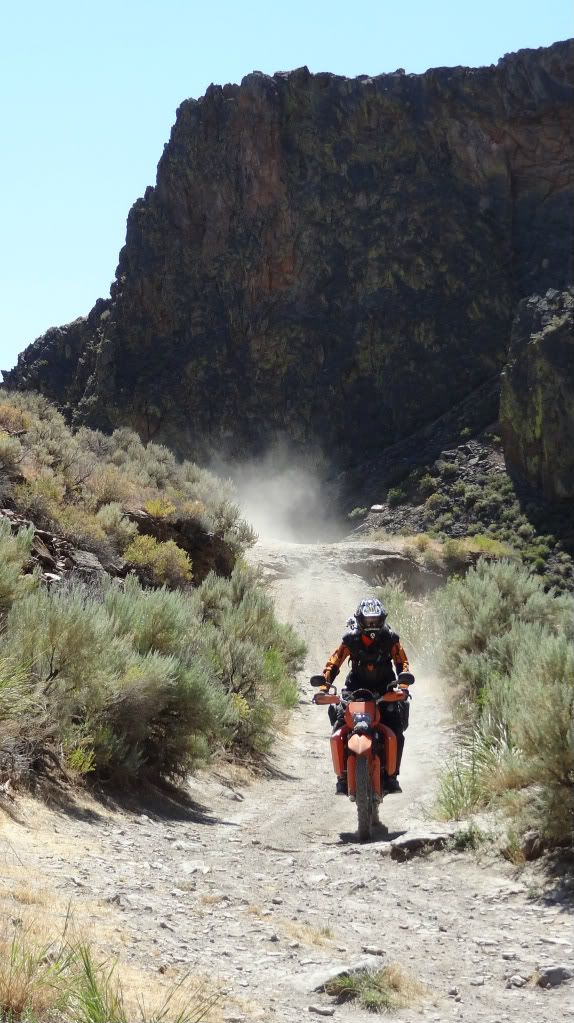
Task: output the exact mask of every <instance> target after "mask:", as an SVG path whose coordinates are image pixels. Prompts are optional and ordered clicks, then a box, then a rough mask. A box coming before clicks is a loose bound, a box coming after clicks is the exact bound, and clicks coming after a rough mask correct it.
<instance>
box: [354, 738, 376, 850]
mask: <svg viewBox="0 0 574 1023" xmlns="http://www.w3.org/2000/svg"><path fill="white" fill-rule="evenodd" d="M355 784H356V793H357V795H356V800H357V817H358V818H359V841H360V842H368V841H369V839H370V838H371V837H372V831H373V805H374V799H373V786H372V783H371V772H370V771H369V762H368V760H367V758H366V757H357V764H356V767H355Z"/></svg>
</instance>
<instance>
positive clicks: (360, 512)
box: [347, 508, 368, 522]
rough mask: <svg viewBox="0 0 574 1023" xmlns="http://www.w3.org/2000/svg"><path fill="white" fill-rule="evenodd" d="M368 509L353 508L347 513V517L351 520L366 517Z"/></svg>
mask: <svg viewBox="0 0 574 1023" xmlns="http://www.w3.org/2000/svg"><path fill="white" fill-rule="evenodd" d="M367 511H368V509H367V508H353V510H352V511H350V512H349V513H348V514H347V518H348V519H350V521H351V522H354V521H355V519H364V518H365V515H366V514H367Z"/></svg>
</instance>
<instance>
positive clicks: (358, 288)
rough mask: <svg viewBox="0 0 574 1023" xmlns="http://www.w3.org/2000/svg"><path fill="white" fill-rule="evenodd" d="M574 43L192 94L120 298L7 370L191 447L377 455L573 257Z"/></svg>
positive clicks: (133, 230) (498, 344)
mask: <svg viewBox="0 0 574 1023" xmlns="http://www.w3.org/2000/svg"><path fill="white" fill-rule="evenodd" d="M573 81H574V49H573V45H572V43H569V42H563V43H556V44H555V45H554V46H551V47H549V48H547V49H539V50H525V51H521V52H519V53H516V54H511V55H509V56H506V57H504V58H503V59H502V60H501V61H499V63H498V65H497V66H492V67H487V68H479V69H468V68H462V67H457V68H439V69H434V70H431V71H428V72H427V73H426V74H423V75H405V74H404V73H401V72H397V73H395V74H383V75H379V76H377V77H374V78H369V77H366V76H361V77H359V78H356V79H352V80H350V79H346V78H341V77H337V76H335V75H331V74H316V75H312V74H310V73H309V71H308V70H307V69H306V68H301V69H299V70H297V71H293V72H291V73H288V74H287V73H286V74H283V73H281V74H276V75H274V76H273V77H268V76H267V75H264V74H261V73H258V72H255V73H253V74H250V75H248V76H247V77H246V78H245V79H244V80H243V81H242V83H241V85H225V86H224V87H219V86H211V87H210V88H209V89H208V91H207V93H206V95H205V96H204V97H203V98H202V99H200V100H198V101H196V100H186V101H185V102H184V103H182V105H181V106H180V108H179V110H178V113H177V120H176V123H175V125H174V127H173V130H172V133H171V138H170V141H169V143H168V144H167V145H166V146H165V149H164V153H163V156H162V157H161V160H160V162H159V166H158V173H157V183H156V186H155V187H154V188H151V187H150V188H148V189H147V190H146V193H145V196H144V197H143V198H142V199H139V200H138V201H137V202H136V203H135V204H134V206H133V207H132V209H131V211H130V214H129V217H128V223H127V235H126V244H125V247H124V248H123V249H122V251H121V253H120V260H119V266H118V269H117V275H116V280H115V283H114V284H113V285H112V289H111V297H110V298H109V299H108V300H106V301H103V300H99V301H98V302H96V304H95V306H94V308H93V309H92V311H91V312H90V314H89V315H88V317H87V318H86V319H80V320H77V321H76V322H74V323H72V324H70V325H68V326H65V327H61V328H54V329H52V330H49V331H48V332H47V333H46V334H45V335H44V336H43V337H42V338H40V339H38V340H37V341H36V342H35V343H34V344H33V345H31V346H30V347H29V348H28V349H27V350H26V351H25V352H24V354H23V355H22V356H20V359H19V361H18V366H17V368H16V369H15V370H13V371H12V372H11V373H8V374H7V378H6V379H7V383H8V385H9V386H11V387H20V388H37V389H39V390H40V391H42V392H44V393H45V394H47V395H48V396H49V397H50V398H52V399H55V400H56V401H57V402H58V403H59V404H60V405H62V406H64V407H65V408H66V409H67V410H68V412H69V414H70V415H72V416H73V418H74V420H75V421H76V422H77V423H88V424H90V425H95V426H100V427H103V428H109V427H112V426H115V425H118V424H125V423H128V424H129V425H131V426H133V427H135V428H136V429H137V430H138V431H139V432H140V433H141V434H142V436H144V437H145V438H149V437H153V438H154V439H158V440H161V441H163V442H166V443H168V444H170V445H171V446H173V447H174V448H175V449H176V450H179V451H180V452H185V453H186V454H189V453H191V454H192V455H194V456H195V457H201V456H204V455H205V454H206V453H207V452H208V451H209V450H210V449H211V448H212V447H219V448H223V449H224V450H226V452H227V453H229V454H230V455H237V454H239V453H241V454H243V453H245V452H246V451H249V452H252V451H257V450H258V449H262V448H264V447H266V446H267V444H268V443H269V440H270V438H272V437H273V436H275V435H277V434H282V435H284V436H285V435H286V436H287V437H288V438H289V439H290V440H291V441H293V442H295V443H296V444H301V445H304V444H308V443H309V442H315V443H316V442H318V443H320V444H321V445H322V446H323V447H325V448H327V449H328V450H329V451H331V452H335V453H336V454H337V455H338V457H339V459H340V461H342V462H345V461H347V462H348V461H350V460H352V459H353V458H356V457H357V452H358V451H360V453H361V455H362V456H363V457H369V456H370V455H371V454H373V455H374V454H376V453H377V452H378V451H380V450H381V449H382V448H384V447H386V446H387V445H389V444H391V443H393V442H396V441H397V440H399V439H400V438H401V437H404V436H406V435H408V434H410V433H412V432H413V431H414V430H416V429H418V428H420V427H421V426H424V424H425V423H427V422H430V421H432V420H434V419H436V418H437V417H438V416H440V415H441V414H443V413H444V412H445V411H446V410H448V409H449V408H450V407H451V406H452V405H453V404H455V403H456V402H458V401H460V400H461V399H464V398H465V397H466V396H467V395H469V394H470V393H471V392H473V390H474V389H475V388H478V387H480V386H481V385H483V384H484V383H485V381H487V380H488V379H489V378H491V377H492V376H493V375H494V374H497V373H498V372H499V371H500V369H501V367H502V365H503V363H504V361H505V356H506V349H507V344H508V338H509V334H510V326H511V322H512V318H513V314H514V311H515V308H516V304H517V302H518V301H519V300H520V299H522V298H523V297H525V296H527V295H529V294H531V293H533V292H535V291H539V292H540V291H545V290H546V289H547V288H548V287H556V288H562V287H563V286H564V285H565V284H566V283H567V282H568V280H569V279H570V278H571V272H572V268H571V245H572V192H573V175H572V167H573V163H574V142H573V125H572V120H571V117H570V114H571V109H572V107H571V103H572V97H573V95H574V87H573Z"/></svg>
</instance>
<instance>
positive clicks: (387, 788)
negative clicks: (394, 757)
mask: <svg viewBox="0 0 574 1023" xmlns="http://www.w3.org/2000/svg"><path fill="white" fill-rule="evenodd" d="M402 791H403V790H402V788H401V786H400V782H399V779H398V778H397V776H396V774H385V776H384V778H383V792H384V793H385V795H387V796H390V795H392V794H393V793H394V792H402Z"/></svg>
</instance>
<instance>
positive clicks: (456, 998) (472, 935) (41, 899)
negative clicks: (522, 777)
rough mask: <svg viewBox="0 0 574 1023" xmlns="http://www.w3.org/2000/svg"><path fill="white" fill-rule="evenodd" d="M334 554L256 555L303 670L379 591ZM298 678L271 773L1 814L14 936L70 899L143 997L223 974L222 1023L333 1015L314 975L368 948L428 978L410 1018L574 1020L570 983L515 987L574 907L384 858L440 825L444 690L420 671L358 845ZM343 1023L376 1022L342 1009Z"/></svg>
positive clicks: (499, 882)
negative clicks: (135, 804) (408, 836)
mask: <svg viewBox="0 0 574 1023" xmlns="http://www.w3.org/2000/svg"><path fill="white" fill-rule="evenodd" d="M341 550H342V548H341V545H332V546H327V545H321V546H317V547H311V546H301V545H297V544H286V543H281V544H271V543H268V544H260V545H258V547H257V548H256V549H255V551H254V554H253V557H254V558H256V559H257V560H258V561H259V563H260V564H261V565H262V567H263V569H264V571H265V572H266V573H267V575H268V578H269V585H270V586H271V588H272V591H273V594H274V596H275V598H276V601H277V609H278V613H279V615H280V617H282V618H284V619H285V620H288V621H290V622H292V624H293V625H294V626H295V627H296V628H297V629H298V631H299V632H301V633H302V634H303V635H304V637H305V638H306V640H307V642H308V645H309V658H308V663H307V665H306V673H307V672H308V673H309V674H310V673H312V672H316V671H317V670H320V669H321V668H322V666H323V664H324V661H325V658H326V656H327V654H328V653H329V652H330V651H331V650H332V649H333V648H334V646H335V645H336V644H337V643H338V641H339V639H340V634H341V632H342V629H343V627H344V624H345V621H346V619H347V617H348V615H349V614H350V613H351V612H352V610H353V609H354V607H355V605H356V602H357V600H358V599H359V598H360V597H361V596H362V595H364V593H365V589H367V591H368V586H367V585H366V583H365V582H364V580H363V578H361V576H360V575H359V574H354V573H353V572H351V571H348V570H345V569H344V568H343V567H342V558H341ZM355 553H356V552H355ZM343 561H345V562H346V563H347V564H348V565H350V564H351V562H350V561H349V559H348V558H347V557H346V555H345V557H344V558H343ZM354 564H356V565H360V564H361V558H358V559H357V560H356V561H355V562H354ZM415 669H416V665H415ZM304 682H305V678H303V679H302V683H303V684H302V692H301V702H300V705H299V708H298V709H297V711H296V712H295V714H294V716H293V719H292V722H291V724H290V727H289V730H288V731H287V732H286V734H285V735H284V736H283V737H282V739H281V741H280V742H279V745H278V750H277V754H276V757H275V758H274V760H273V764H272V767H273V771H272V774H271V776H270V777H268V778H265V779H263V780H260V781H257V782H256V783H253V784H250V785H247V784H242V782H241V780H240V778H239V776H237V777H235V778H234V779H233V783H230V779H229V776H227V777H223V776H221V777H218V776H217V775H216V776H215V777H214V776H213V775H211V776H204V777H200V778H197V779H195V780H194V781H193V782H192V783H191V784H190V794H191V797H192V800H193V801H194V805H191V804H189V805H188V804H186V803H185V802H179V803H177V802H175V801H164V802H163V803H162V802H161V801H160V800H158V801H156V802H155V803H154V804H151V803H150V805H149V807H148V808H147V811H146V813H145V814H143V813H142V812H141V807H139V808H138V809H137V810H133V809H126V807H123V808H121V807H118V806H117V805H114V806H108V807H103V806H102V805H101V804H96V803H95V802H88V801H85V803H84V804H83V805H79V804H77V805H76V806H75V808H74V809H73V811H70V809H67V810H57V809H52V810H48V809H45V808H39V807H38V805H37V804H35V803H33V802H32V801H28V802H25V803H24V804H22V807H21V820H9V819H7V818H3V819H2V825H1V830H0V840H1V841H2V845H1V848H2V868H3V869H2V870H0V914H1V917H0V920H1V921H2V925H3V926H5V927H6V928H8V929H10V928H11V927H14V926H18V923H16V924H14V921H15V920H16V921H18V920H21V919H24V918H26V917H27V916H28V915H29V914H32V915H36V916H38V915H44V916H46V917H47V918H48V919H49V921H50V923H51V924H54V923H57V922H58V920H59V919H61V920H62V921H63V920H64V918H65V915H66V913H67V907H68V904H70V905H71V909H72V912H73V914H74V915H75V916H76V918H77V919H78V921H79V924H80V925H81V926H83V927H84V929H87V930H88V932H89V935H90V936H91V937H92V938H93V940H94V941H95V942H96V943H97V944H99V945H100V947H101V948H102V950H104V949H105V951H106V952H107V953H108V954H117V955H119V956H120V957H121V960H122V961H123V962H125V963H126V964H127V965H128V966H129V968H130V970H131V971H132V978H136V979H135V980H134V979H132V984H136V985H137V984H139V985H140V986H141V987H142V989H145V987H146V985H148V984H150V983H151V981H152V979H153V980H155V979H157V978H158V977H160V978H161V980H162V982H163V981H164V980H165V981H169V980H170V978H171V979H173V978H174V977H175V976H177V975H178V974H179V973H181V972H191V973H192V974H194V975H202V974H206V975H207V974H209V975H210V976H211V977H213V976H214V975H215V976H217V977H218V979H219V982H220V984H221V987H222V990H223V991H224V995H223V1001H224V1009H223V1016H224V1018H227V1019H228V1020H233V1019H235V1020H254V1019H261V1020H266V1021H267V1020H270V1021H273V1020H277V1021H284V1023H296V1021H297V1023H300V1020H301V1019H302V1018H306V1017H307V1015H308V1013H307V1009H308V1006H309V1005H317V1004H319V1005H320V1006H321V1005H322V1006H325V1007H329V1006H331V1005H332V1003H331V1001H330V999H329V998H328V997H327V996H325V995H321V994H316V993H312V988H313V986H314V985H315V983H316V979H315V974H316V973H317V971H321V970H324V968H325V967H327V966H330V965H333V964H334V963H338V962H342V963H345V962H350V961H353V960H355V959H356V958H357V956H358V955H360V954H361V953H362V950H363V948H364V947H370V948H371V949H373V948H376V949H377V950H378V952H379V953H380V954H377V955H371V956H370V960H371V962H372V963H373V965H374V966H379V965H381V964H384V963H400V964H402V965H403V966H404V967H405V968H406V969H407V970H409V971H410V972H411V973H412V974H413V976H415V977H416V978H417V979H418V980H420V981H421V982H423V983H424V984H425V985H427V986H428V989H429V992H430V994H429V997H428V999H427V1000H426V1001H425V1002H424V1003H423V1005H422V1006H420V1007H413V1008H409V1009H404V1010H401V1012H400V1019H401V1020H403V1021H406V1020H411V1019H419V1018H420V1013H421V1011H422V1013H423V1015H424V1016H425V1017H426V1018H428V1019H431V1020H435V1021H443V1020H450V1019H455V1020H461V1021H464V1023H472V1021H475V1020H482V1019H484V1020H485V1021H487V1020H488V1021H489V1023H492V1021H494V1020H500V1021H502V1020H504V1021H506V1020H508V1021H511V1023H523V1021H524V1020H525V1019H532V1020H536V1021H537V1023H550V1021H551V1020H555V1019H565V1020H567V1019H569V1018H572V1019H574V1010H573V1009H572V1002H571V987H570V990H569V985H568V984H566V985H563V986H562V987H560V988H557V989H555V990H549V991H544V990H542V989H541V988H540V987H537V986H536V985H534V984H530V983H526V984H525V985H524V986H520V987H518V986H514V984H513V982H511V981H510V978H511V977H513V976H514V977H519V978H520V977H522V978H527V977H530V976H531V975H532V974H533V973H534V971H535V970H536V969H537V968H538V967H540V966H544V965H549V964H552V963H563V964H566V963H567V962H568V960H569V959H570V960H571V958H572V952H573V947H574V936H573V932H572V927H571V916H569V915H568V911H567V909H568V907H567V905H566V904H565V903H564V902H563V901H561V900H560V898H559V896H556V897H554V896H553V895H550V896H549V897H548V898H547V899H545V900H544V901H543V900H541V899H538V900H533V898H532V895H533V892H532V890H530V889H529V887H528V885H529V884H530V882H529V881H527V880H525V875H523V876H521V877H518V876H517V874H516V872H515V871H514V869H513V868H512V867H511V866H510V865H509V864H507V863H505V862H504V861H503V860H494V859H488V860H487V861H485V862H482V863H481V862H480V861H477V860H476V859H475V858H473V857H472V856H469V855H461V854H458V853H455V852H453V851H442V852H435V853H432V854H431V855H429V856H427V857H423V858H415V859H407V860H405V861H404V862H400V861H396V860H395V859H394V858H392V856H391V854H390V848H391V844H390V843H391V840H392V839H393V838H394V837H396V836H397V835H400V834H401V833H403V832H404V831H406V830H408V829H411V828H414V827H423V826H424V827H425V828H429V820H428V817H429V813H430V809H429V808H430V807H431V805H432V792H433V784H434V779H435V777H436V772H437V768H438V766H439V765H440V763H441V761H442V759H443V758H444V755H445V751H446V748H447V747H448V742H449V729H450V721H449V716H448V713H447V710H446V706H445V701H444V698H443V697H444V693H443V689H442V685H441V683H440V682H438V681H435V680H431V679H427V678H424V677H422V676H421V677H417V682H416V685H415V688H414V690H413V697H414V699H413V704H412V712H411V727H410V729H409V731H408V733H407V744H406V753H405V761H404V770H403V771H402V774H401V780H402V784H403V790H404V791H403V793H402V795H398V796H393V797H389V798H387V799H385V801H384V805H383V808H382V819H383V821H384V824H385V825H386V829H385V828H381V830H380V832H379V833H378V834H377V836H376V839H375V840H374V841H373V842H372V843H371V844H369V845H365V846H360V845H358V843H357V841H356V834H355V827H356V820H355V810H354V807H353V806H352V804H350V803H349V802H348V801H347V800H345V799H340V798H339V799H336V798H335V796H334V779H333V775H332V770H331V765H330V758H329V748H328V736H329V728H328V724H327V718H326V713H325V711H324V710H322V709H320V708H316V707H314V706H312V705H311V703H310V695H311V694H310V691H309V690H308V689H307V688H306V687H305V685H304ZM516 983H518V982H516ZM309 1018H311V1016H310V1017H309ZM335 1018H336V1019H341V1020H347V1021H353V1023H355V1021H357V1023H358V1021H360V1020H365V1021H366V1020H368V1019H372V1016H371V1015H370V1014H367V1013H363V1012H362V1011H361V1010H358V1009H356V1008H354V1007H353V1006H352V1005H351V1004H348V1005H342V1006H337V1007H336V1009H335Z"/></svg>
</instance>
